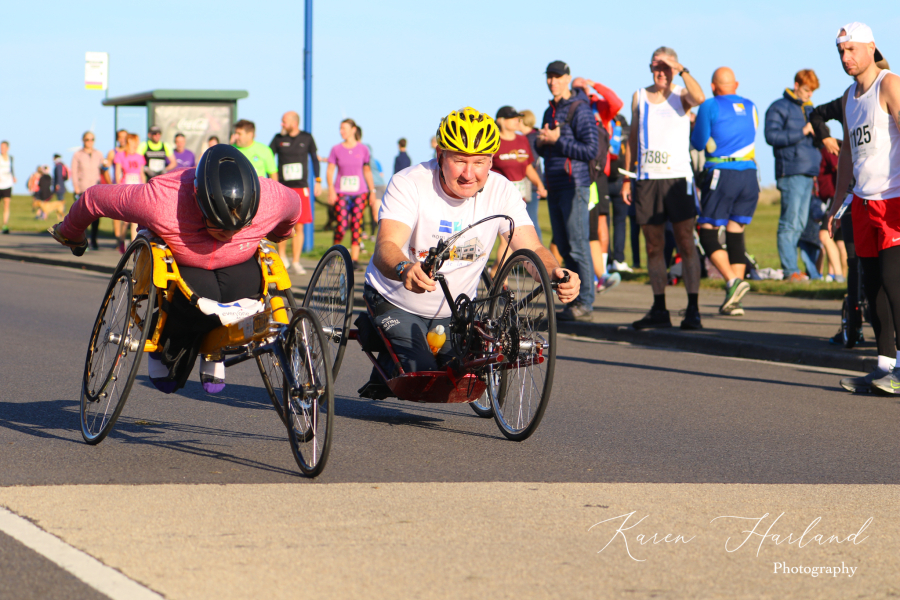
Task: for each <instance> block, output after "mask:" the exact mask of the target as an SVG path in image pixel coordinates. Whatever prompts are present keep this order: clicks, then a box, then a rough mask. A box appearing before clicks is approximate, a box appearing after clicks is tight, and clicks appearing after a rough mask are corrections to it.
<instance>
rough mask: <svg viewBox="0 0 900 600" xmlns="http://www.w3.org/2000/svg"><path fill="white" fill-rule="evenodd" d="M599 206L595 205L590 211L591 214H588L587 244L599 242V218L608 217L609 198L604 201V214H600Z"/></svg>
mask: <svg viewBox="0 0 900 600" xmlns="http://www.w3.org/2000/svg"><path fill="white" fill-rule="evenodd" d="M601 204H602V202H601V203H600V204H597V205H596V206H595V207H594V208H592V209H591V212H590V213H588V225H589V228H588V233H589V235H588V241H589V242H599V241H600V217H606V216H608V215H609V198H607V199H606V212H605V213H604V212H600V206H601Z"/></svg>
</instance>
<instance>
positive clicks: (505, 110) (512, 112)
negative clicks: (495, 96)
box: [494, 106, 522, 119]
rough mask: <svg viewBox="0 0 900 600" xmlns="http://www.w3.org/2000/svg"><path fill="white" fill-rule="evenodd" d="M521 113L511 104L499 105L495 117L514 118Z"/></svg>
mask: <svg viewBox="0 0 900 600" xmlns="http://www.w3.org/2000/svg"><path fill="white" fill-rule="evenodd" d="M521 116H522V113H520V112H517V111H516V109H514V108H513V107H512V106H501V107H500V110H498V111H497V116H496V117H494V118H495V119H516V118H518V117H521Z"/></svg>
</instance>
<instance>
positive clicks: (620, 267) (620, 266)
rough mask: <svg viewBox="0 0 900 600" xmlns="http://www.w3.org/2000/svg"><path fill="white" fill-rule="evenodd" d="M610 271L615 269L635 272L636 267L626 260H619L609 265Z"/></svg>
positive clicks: (618, 271) (621, 271) (616, 270)
mask: <svg viewBox="0 0 900 600" xmlns="http://www.w3.org/2000/svg"><path fill="white" fill-rule="evenodd" d="M609 270H610V271H615V272H616V273H634V269H632V268H631V267H629V266H628V263H626V262H619V261H617V260H614V261H612V264H611V265H609Z"/></svg>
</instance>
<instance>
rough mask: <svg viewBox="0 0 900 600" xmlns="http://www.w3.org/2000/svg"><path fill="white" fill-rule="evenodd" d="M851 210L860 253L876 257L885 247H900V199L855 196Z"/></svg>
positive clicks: (857, 250) (854, 236) (858, 254)
mask: <svg viewBox="0 0 900 600" xmlns="http://www.w3.org/2000/svg"><path fill="white" fill-rule="evenodd" d="M851 211H852V215H853V243H854V244H855V245H856V255H857V256H861V257H863V258H877V257H878V253H879V252H881V251H882V250H887V249H888V248H893V247H894V246H900V198H889V199H886V200H868V201H866V200H863V199H862V198H860V197H859V196H855V195H854V196H853V204H852V206H851Z"/></svg>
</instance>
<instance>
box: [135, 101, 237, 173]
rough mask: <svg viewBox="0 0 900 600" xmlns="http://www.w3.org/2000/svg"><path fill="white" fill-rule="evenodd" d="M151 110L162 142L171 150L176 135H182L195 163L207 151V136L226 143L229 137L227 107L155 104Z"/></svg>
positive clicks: (216, 105)
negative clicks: (159, 130) (193, 155)
mask: <svg viewBox="0 0 900 600" xmlns="http://www.w3.org/2000/svg"><path fill="white" fill-rule="evenodd" d="M151 111H152V121H151V123H152V124H153V125H156V126H158V127H160V128H161V129H162V139H163V141H164V142H166V143H167V144H169V145H170V146H172V147H173V148H174V147H175V134H176V133H183V134H184V137H185V142H186V144H185V146H186V147H187V149H188V150H190V151H191V152H193V153H194V154H195V155H196V157H197V160H198V161H199V160H200V156H201V155H202V154H203V152H204V151H205V150H206V148H207V140H209V137H210V136H212V135H214V136H216V137H218V138H219V141H220V142H223V143H228V137H229V136H230V135H231V126H232V115H231V105H230V104H174V103H172V104H166V103H154V104H153V105H152V107H151Z"/></svg>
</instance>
